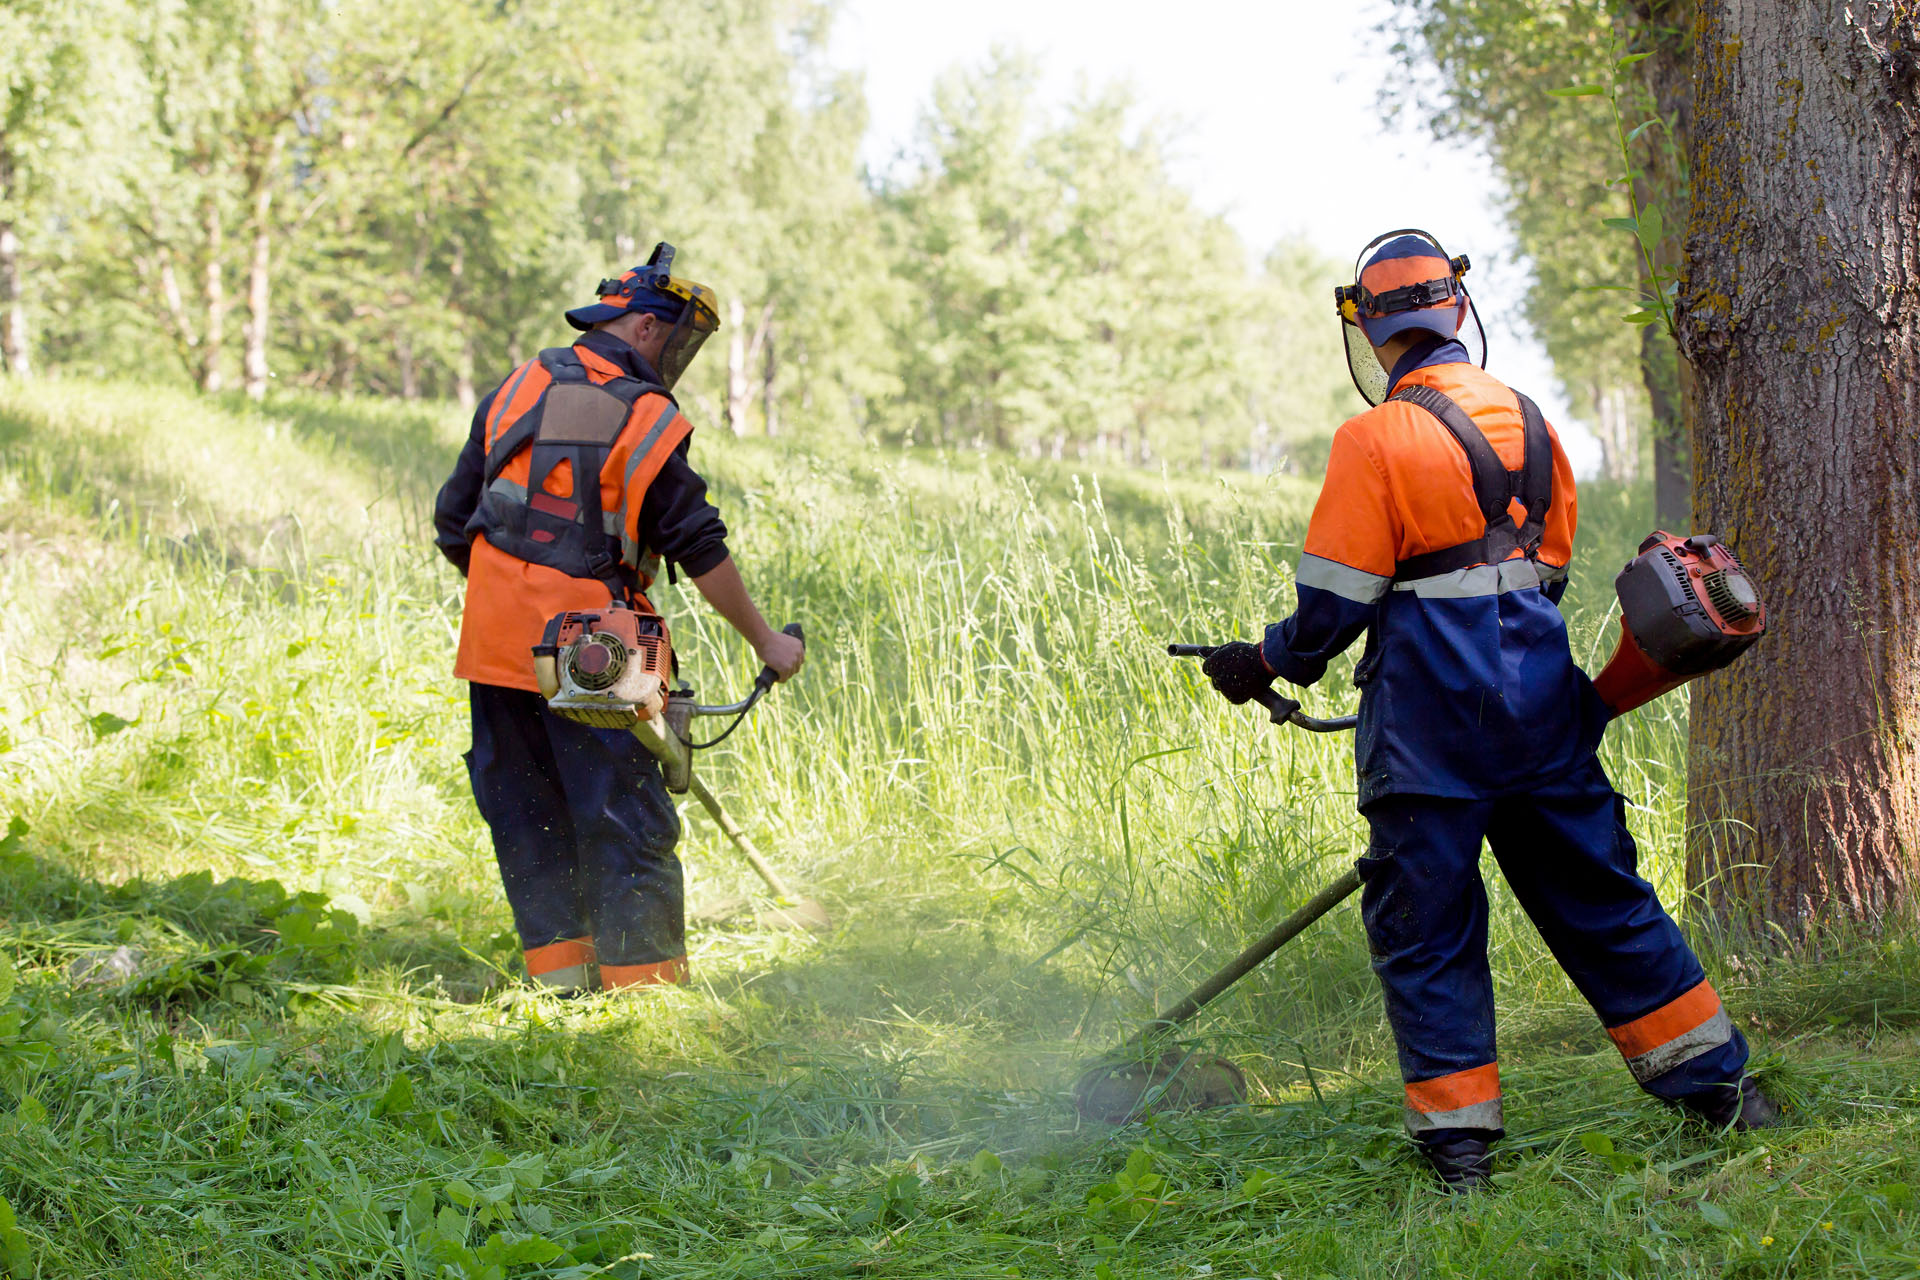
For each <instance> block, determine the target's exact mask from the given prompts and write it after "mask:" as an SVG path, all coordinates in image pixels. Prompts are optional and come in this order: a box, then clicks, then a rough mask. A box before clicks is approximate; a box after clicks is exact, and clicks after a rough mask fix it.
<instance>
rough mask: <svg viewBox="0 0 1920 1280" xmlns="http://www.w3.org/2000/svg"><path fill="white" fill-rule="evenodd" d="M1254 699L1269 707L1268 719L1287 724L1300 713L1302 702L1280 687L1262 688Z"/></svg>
mask: <svg viewBox="0 0 1920 1280" xmlns="http://www.w3.org/2000/svg"><path fill="white" fill-rule="evenodd" d="M1253 700H1254V701H1255V702H1257V703H1259V704H1260V705H1261V706H1263V707H1265V708H1266V709H1267V719H1269V720H1271V721H1273V723H1275V724H1286V723H1288V722H1289V721H1291V720H1292V719H1293V718H1294V717H1295V716H1296V715H1298V714H1299V713H1300V704H1299V703H1297V702H1295V701H1294V700H1293V699H1292V698H1289V697H1287V695H1285V694H1284V693H1281V692H1280V691H1279V690H1278V689H1262V690H1261V691H1260V692H1258V693H1256V694H1254V695H1253Z"/></svg>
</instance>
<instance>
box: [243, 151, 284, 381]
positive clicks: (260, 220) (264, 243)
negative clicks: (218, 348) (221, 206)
mask: <svg viewBox="0 0 1920 1280" xmlns="http://www.w3.org/2000/svg"><path fill="white" fill-rule="evenodd" d="M279 159H280V135H279V134H278V133H275V134H274V135H273V137H272V138H271V139H270V140H269V141H267V142H266V143H265V144H264V145H263V146H261V147H260V148H259V149H258V150H257V151H256V152H255V154H254V157H253V161H252V163H251V164H250V165H249V166H248V171H247V187H248V193H249V194H250V195H251V196H252V198H253V216H252V219H251V225H252V230H253V254H252V256H251V257H250V258H249V259H248V262H247V332H246V356H245V360H244V370H243V372H244V376H245V386H246V392H247V398H248V399H250V400H260V399H263V398H265V396H266V394H267V321H268V317H269V314H270V312H269V308H268V302H269V298H268V288H269V285H270V284H271V283H272V274H271V268H272V265H273V255H272V249H273V241H272V227H271V225H270V224H269V222H268V218H269V216H270V215H271V214H272V212H273V171H274V169H275V167H276V166H277V164H278V163H279Z"/></svg>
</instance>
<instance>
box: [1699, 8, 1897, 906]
mask: <svg viewBox="0 0 1920 1280" xmlns="http://www.w3.org/2000/svg"><path fill="white" fill-rule="evenodd" d="M1697 31H1698V44H1697V49H1696V57H1697V64H1696V71H1695V79H1694V110H1695V119H1696V127H1695V130H1694V144H1693V151H1692V172H1693V200H1692V210H1691V217H1690V220H1689V224H1688V234H1687V251H1688V259H1689V268H1688V276H1687V280H1686V283H1685V285H1684V287H1683V289H1682V296H1681V311H1680V332H1681V339H1682V342H1683V343H1684V351H1685V354H1686V356H1687V357H1688V359H1690V360H1691V361H1692V363H1693V368H1694V373H1695V383H1696V385H1695V394H1696V397H1697V403H1696V406H1695V408H1696V419H1695V433H1694V440H1693V444H1694V475H1695V482H1696V483H1695V488H1694V524H1695V527H1696V528H1701V529H1712V530H1714V531H1716V532H1719V533H1721V534H1724V535H1725V536H1726V537H1728V539H1729V540H1730V541H1731V542H1732V543H1733V545H1734V546H1735V547H1736V548H1737V549H1738V550H1739V552H1740V553H1741V555H1742V557H1743V558H1744V559H1745V560H1746V561H1747V562H1748V564H1749V565H1750V566H1751V568H1752V569H1753V570H1754V571H1755V573H1756V575H1757V577H1758V580H1759V584H1760V589H1761V594H1762V597H1763V598H1764V599H1766V600H1767V601H1768V602H1769V605H1770V607H1771V609H1772V611H1773V612H1772V616H1771V618H1770V634H1769V635H1768V636H1767V638H1766V639H1765V640H1763V641H1761V643H1760V644H1759V645H1758V646H1756V648H1755V649H1754V650H1753V652H1751V653H1750V654H1748V655H1747V656H1746V657H1744V658H1742V659H1741V660H1740V662H1739V663H1738V664H1737V665H1736V666H1734V667H1733V668H1732V669H1730V670H1729V671H1725V672H1721V673H1718V674H1716V675H1713V676H1709V677H1707V678H1706V679H1705V680H1703V681H1701V682H1700V684H1698V685H1696V686H1695V688H1696V690H1697V692H1696V693H1695V696H1694V701H1693V714H1692V736H1691V742H1690V744H1689V748H1690V761H1689V770H1690V772H1689V811H1688V826H1689V830H1690V832H1691V833H1692V834H1691V839H1690V847H1689V850H1688V860H1687V872H1688V879H1689V881H1690V882H1691V883H1692V884H1693V885H1695V886H1697V887H1700V888H1702V889H1704V891H1705V894H1706V897H1707V900H1708V902H1709V904H1710V905H1711V907H1712V909H1713V910H1714V911H1715V913H1716V914H1717V915H1718V916H1719V918H1720V920H1721V922H1722V923H1723V924H1726V925H1730V926H1733V927H1734V928H1735V929H1742V928H1753V927H1756V926H1758V925H1760V923H1761V922H1760V920H1759V919H1757V918H1756V914H1758V915H1764V917H1765V918H1766V919H1768V920H1771V921H1772V922H1774V923H1776V924H1778V925H1779V926H1780V927H1781V928H1783V929H1784V930H1785V931H1786V932H1788V933H1789V934H1794V935H1798V934H1804V933H1806V932H1807V931H1808V930H1809V928H1810V927H1811V926H1813V925H1815V924H1816V923H1821V922H1824V921H1826V920H1829V919H1834V918H1851V919H1855V920H1864V921H1868V922H1873V921H1876V920H1879V919H1881V918H1882V917H1884V916H1886V915H1887V914H1888V913H1890V912H1892V911H1894V910H1896V909H1903V908H1907V907H1910V906H1911V905H1912V903H1913V899H1914V890H1915V885H1916V863H1917V862H1920V550H1917V549H1920V107H1917V106H1916V100H1917V98H1920V8H1916V6H1915V5H1914V4H1913V3H1912V0H1702V3H1701V4H1700V20H1699V25H1698V27H1697Z"/></svg>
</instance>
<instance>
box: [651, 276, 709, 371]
mask: <svg viewBox="0 0 1920 1280" xmlns="http://www.w3.org/2000/svg"><path fill="white" fill-rule="evenodd" d="M673 283H674V285H675V286H677V287H676V288H675V292H678V291H679V289H681V288H685V289H689V290H691V291H694V292H693V296H690V297H689V298H688V299H687V303H686V305H685V306H684V307H682V308H681V309H680V318H679V319H678V320H676V321H674V324H673V331H672V332H671V333H669V334H668V335H667V341H666V344H665V345H664V346H662V347H661V348H660V358H659V360H658V361H656V362H655V369H656V371H657V372H658V373H659V374H660V381H661V382H662V383H663V384H664V385H665V386H666V388H667V390H669V391H671V390H673V384H674V383H676V382H678V381H680V375H681V374H683V373H685V372H686V371H687V366H688V365H690V364H692V363H693V358H694V357H695V356H697V355H699V354H700V347H701V345H702V344H704V343H705V342H706V340H707V339H708V338H709V337H711V336H712V334H713V332H714V330H716V329H718V328H719V327H720V316H719V314H718V313H717V312H716V311H715V310H714V309H713V307H712V306H711V304H709V303H708V302H707V301H706V299H707V298H711V297H712V296H713V295H712V292H711V291H710V290H708V289H707V288H706V287H705V286H704V285H697V284H696V285H688V284H685V283H684V282H681V281H674V282H673ZM703 294H704V295H705V297H702V296H701V295H703Z"/></svg>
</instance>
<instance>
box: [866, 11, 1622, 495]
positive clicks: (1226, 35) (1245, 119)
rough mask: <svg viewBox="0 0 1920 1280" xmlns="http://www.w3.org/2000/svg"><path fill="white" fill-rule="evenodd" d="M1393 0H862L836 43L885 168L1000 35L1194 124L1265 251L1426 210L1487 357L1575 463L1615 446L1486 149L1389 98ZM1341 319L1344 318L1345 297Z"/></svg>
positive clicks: (1059, 90)
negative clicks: (1472, 309) (1600, 434)
mask: <svg viewBox="0 0 1920 1280" xmlns="http://www.w3.org/2000/svg"><path fill="white" fill-rule="evenodd" d="M1386 9H1387V6H1386V5H1385V4H1384V3H1383V0H1189V2H1188V3H1186V4H1181V5H1168V4H1164V3H1149V2H1148V0H970V2H969V3H966V4H955V3H944V2H941V0H845V6H844V8H843V10H842V13H841V17H840V20H839V22H838V23H837V30H836V35H835V39H834V45H833V50H832V53H833V60H834V61H835V62H836V63H838V64H839V65H842V66H848V67H857V68H860V69H862V70H864V72H865V74H866V85H867V101H868V105H869V108H870V110H871V111H872V124H871V127H870V129H869V132H868V136H867V144H866V154H867V157H868V160H869V163H871V164H873V165H874V166H875V167H876V168H884V167H886V165H887V163H888V162H889V160H890V159H891V158H892V157H894V156H895V155H897V154H898V153H899V152H900V151H901V150H903V149H905V148H907V147H908V146H909V145H911V142H912V140H913V134H914V128H915V125H916V123H917V121H918V120H919V117H920V113H921V112H922V111H923V110H924V109H925V107H926V105H927V103H928V101H929V99H930V96H931V88H932V84H933V81H934V78H935V77H936V76H938V75H939V74H940V73H941V72H942V71H944V70H946V69H947V68H948V67H950V66H952V65H954V64H955V63H977V62H979V61H981V60H982V59H984V58H985V57H986V55H987V53H988V51H989V50H990V49H991V48H992V47H993V46H994V45H995V44H1010V45H1015V46H1018V47H1020V48H1022V49H1025V50H1027V51H1028V52H1030V53H1033V54H1036V55H1038V56H1039V58H1040V59H1041V65H1042V68H1043V71H1044V73H1045V88H1044V93H1045V96H1046V97H1047V99H1048V100H1049V101H1060V100H1063V99H1066V98H1068V97H1071V96H1072V94H1073V93H1074V90H1075V87H1076V85H1077V84H1078V83H1079V82H1080V81H1081V79H1082V78H1085V79H1087V80H1090V81H1092V82H1093V83H1094V84H1103V83H1107V82H1111V81H1115V80H1120V81H1126V82H1129V83H1131V84H1132V85H1133V87H1134V89H1135V90H1136V92H1137V93H1138V94H1139V96H1140V98H1141V100H1142V105H1143V106H1144V108H1145V109H1146V110H1147V111H1148V112H1149V113H1151V114H1154V115H1158V116H1161V117H1163V118H1166V119H1169V120H1171V121H1174V122H1176V123H1177V124H1178V125H1179V126H1180V130H1179V134H1178V138H1179V143H1180V145H1179V146H1178V148H1177V151H1176V154H1177V156H1178V163H1177V169H1176V174H1177V176H1178V177H1179V179H1180V181H1181V182H1182V183H1183V184H1184V185H1185V186H1187V187H1188V188H1189V189H1190V190H1192V191H1194V192H1195V193H1196V194H1197V195H1198V196H1199V198H1200V200H1201V202H1202V204H1204V205H1205V206H1206V207H1208V208H1211V209H1215V210H1217V211H1219V212H1222V213H1224V214H1225V215H1226V216H1227V217H1228V219H1229V220H1230V221H1231V222H1232V223H1233V225H1234V226H1235V227H1236V228H1237V229H1238V230H1239V232H1240V234H1241V236H1242V237H1243V238H1244V239H1245V240H1246V241H1247V243H1248V244H1249V245H1250V246H1251V247H1252V248H1253V250H1254V251H1255V252H1256V253H1260V252H1264V251H1265V250H1266V249H1267V248H1268V247H1269V246H1271V245H1272V244H1273V243H1275V242H1276V241H1278V240H1280V239H1282V238H1284V237H1287V236H1290V235H1295V236H1304V237H1305V238H1306V239H1307V240H1308V241H1310V242H1311V243H1312V244H1314V245H1316V246H1318V247H1319V248H1321V249H1323V250H1325V251H1326V252H1328V253H1330V254H1332V255H1333V256H1335V257H1336V258H1339V259H1341V260H1342V261H1346V262H1351V261H1352V260H1353V255H1354V254H1356V253H1357V252H1359V250H1360V248H1361V246H1362V245H1363V244H1365V242H1366V241H1367V240H1368V239H1370V238H1372V237H1373V236H1374V235H1375V234H1377V233H1379V232H1381V231H1387V230H1391V229H1393V228H1396V227H1405V226H1413V227H1424V228H1425V229H1427V230H1428V231H1431V232H1433V234H1434V235H1436V236H1438V237H1439V239H1440V242H1441V243H1442V244H1444V245H1446V247H1447V249H1448V251H1449V252H1451V253H1466V254H1469V255H1471V256H1472V258H1473V271H1472V274H1470V275H1469V276H1468V277H1467V283H1468V286H1469V287H1470V288H1471V289H1472V290H1473V293H1474V297H1475V299H1476V300H1477V301H1478V303H1479V305H1480V313H1481V317H1482V319H1483V320H1484V321H1485V322H1486V326H1487V337H1488V344H1489V346H1490V348H1491V351H1490V353H1489V357H1488V361H1487V367H1488V369H1489V370H1490V371H1491V372H1493V373H1495V374H1496V375H1498V376H1499V377H1501V378H1502V379H1504V380H1506V381H1507V382H1510V383H1512V384H1513V385H1515V386H1518V387H1520V388H1521V389H1522V390H1524V391H1526V392H1527V393H1528V394H1529V395H1531V396H1533V398H1534V399H1536V400H1538V401H1539V402H1540V405H1541V407H1542V408H1543V409H1545V410H1546V412H1547V414H1548V416H1549V417H1550V418H1552V419H1553V421H1554V424H1555V425H1556V426H1557V427H1560V428H1561V431H1562V435H1563V438H1564V439H1565V443H1566V446H1567V450H1568V453H1569V454H1570V455H1571V457H1572V461H1573V463H1574V466H1575V469H1576V470H1577V471H1578V472H1580V473H1581V474H1583V475H1586V474H1591V473H1592V472H1593V470H1594V469H1595V468H1596V466H1597V465H1598V461H1599V447H1598V445H1597V444H1596V442H1595V441H1594V440H1593V439H1592V437H1591V436H1589V435H1588V434H1587V433H1586V432H1585V431H1582V430H1581V429H1579V428H1578V427H1575V426H1573V425H1572V424H1571V423H1570V421H1569V418H1568V413H1567V406H1566V402H1565V399H1564V398H1563V397H1562V396H1561V395H1560V393H1559V388H1558V387H1557V385H1556V384H1555V382H1554V378H1553V370H1552V365H1551V363H1550V362H1549V361H1548V360H1547V357H1546V353H1545V352H1544V351H1543V350H1541V348H1540V346H1539V344H1538V343H1536V342H1534V341H1533V340H1532V337H1531V335H1530V334H1529V333H1527V332H1526V329H1525V325H1524V321H1522V320H1521V319H1520V316H1519V309H1518V308H1519V302H1520V299H1521V297H1522V295H1523V293H1524V291H1525V288H1526V282H1527V275H1528V268H1527V266H1526V264H1525V263H1524V262H1523V261H1521V260H1519V259H1518V257H1517V253H1516V250H1515V248H1514V245H1513V241H1512V238H1511V236H1510V235H1509V234H1508V232H1507V230H1506V227H1505V225H1504V223H1503V221H1502V220H1501V217H1500V212H1499V187H1498V186H1497V184H1496V183H1495V181H1494V179H1493V177H1492V170H1491V166H1490V164H1489V162H1488V160H1487V157H1486V155H1485V153H1484V152H1482V151H1480V150H1479V149H1477V148H1474V149H1460V148H1455V147H1441V146H1440V145H1438V144H1436V143H1434V142H1433V141H1432V140H1431V137H1430V135H1429V134H1428V132H1427V131H1426V129H1425V127H1424V122H1406V123H1404V124H1402V125H1401V126H1400V127H1398V128H1396V129H1394V130H1391V131H1390V130H1389V129H1388V128H1387V127H1386V126H1385V125H1384V124H1383V123H1382V122H1381V119H1380V112H1379V110H1378V109H1377V107H1376V106H1375V99H1376V95H1377V91H1378V87H1379V85H1380V83H1381V80H1382V78H1383V77H1386V76H1390V75H1394V74H1396V73H1397V64H1396V62H1395V60H1394V58H1393V56H1392V55H1391V54H1390V53H1389V52H1388V51H1387V45H1388V42H1387V41H1386V40H1385V39H1384V38H1382V37H1380V36H1379V35H1377V34H1376V33H1375V28H1376V27H1377V26H1378V25H1379V22H1380V19H1381V17H1382V16H1383V14H1384V13H1385V12H1386ZM1327 323H1328V324H1330V325H1331V324H1335V323H1338V322H1337V321H1336V320H1335V319H1334V317H1333V313H1332V303H1331V300H1329V302H1328V312H1327Z"/></svg>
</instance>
